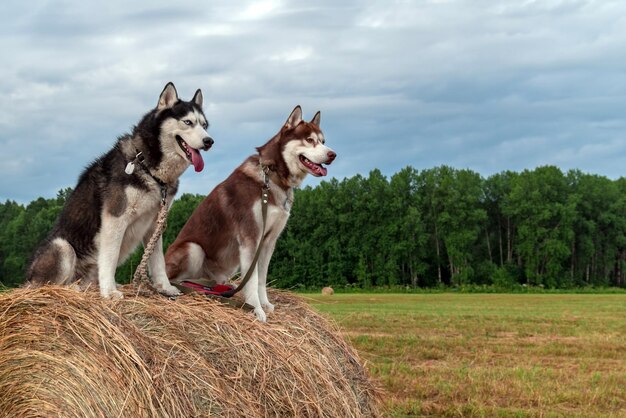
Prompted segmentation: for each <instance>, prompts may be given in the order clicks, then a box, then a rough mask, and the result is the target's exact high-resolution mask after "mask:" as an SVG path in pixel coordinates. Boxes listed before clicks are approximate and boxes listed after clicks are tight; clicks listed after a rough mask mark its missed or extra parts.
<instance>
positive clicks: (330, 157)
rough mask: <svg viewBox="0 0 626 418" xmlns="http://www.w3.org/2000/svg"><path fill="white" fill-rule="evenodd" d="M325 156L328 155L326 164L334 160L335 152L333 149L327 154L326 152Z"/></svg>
mask: <svg viewBox="0 0 626 418" xmlns="http://www.w3.org/2000/svg"><path fill="white" fill-rule="evenodd" d="M326 156H327V157H328V159H327V160H326V164H330V163H332V162H333V161H335V158H336V157H337V153H336V152H335V151H328V154H326Z"/></svg>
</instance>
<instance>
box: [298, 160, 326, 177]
mask: <svg viewBox="0 0 626 418" xmlns="http://www.w3.org/2000/svg"><path fill="white" fill-rule="evenodd" d="M300 162H301V163H302V165H303V166H304V167H306V169H307V170H309V173H311V174H313V175H314V176H315V177H322V176H325V175H326V173H328V170H327V169H326V167H324V166H323V165H321V164H317V163H314V162H313V161H311V160H309V159H308V158H306V157H305V156H304V155H300Z"/></svg>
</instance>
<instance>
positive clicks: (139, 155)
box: [124, 149, 167, 203]
mask: <svg viewBox="0 0 626 418" xmlns="http://www.w3.org/2000/svg"><path fill="white" fill-rule="evenodd" d="M135 151H137V154H136V155H135V158H133V159H132V160H131V161H130V162H129V163H128V164H126V169H125V170H124V172H126V174H128V175H131V174H133V172H134V171H135V163H137V164H138V165H139V166H140V167H141V168H143V170H144V171H145V172H146V173H147V174H148V175H149V176H150V177H152V179H153V180H154V181H155V182H156V183H157V184H158V185H159V188H160V189H161V203H165V199H167V184H165V182H164V181H163V180H161V179H160V178H158V177H157V176H155V175H154V174H152V173H151V172H150V170H149V169H148V167H146V165H145V164H144V163H143V161H144V159H145V157H144V156H143V152H141V151H139V150H138V149H135Z"/></svg>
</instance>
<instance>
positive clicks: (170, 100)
mask: <svg viewBox="0 0 626 418" xmlns="http://www.w3.org/2000/svg"><path fill="white" fill-rule="evenodd" d="M177 101H178V93H177V92H176V87H174V83H172V82H171V81H170V82H169V83H167V84H166V85H165V88H164V89H163V91H162V92H161V96H159V103H158V104H157V110H163V109H169V108H170V107H172V106H174V105H175V104H176V102H177Z"/></svg>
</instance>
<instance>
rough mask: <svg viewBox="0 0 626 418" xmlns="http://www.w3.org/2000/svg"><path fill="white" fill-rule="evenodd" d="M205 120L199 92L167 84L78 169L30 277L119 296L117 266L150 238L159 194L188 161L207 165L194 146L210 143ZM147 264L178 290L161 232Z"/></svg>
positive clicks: (166, 192) (159, 284)
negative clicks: (185, 97)
mask: <svg viewBox="0 0 626 418" xmlns="http://www.w3.org/2000/svg"><path fill="white" fill-rule="evenodd" d="M207 127H208V123H207V120H206V117H205V115H204V112H203V111H202V92H201V91H200V90H197V91H196V93H195V95H194V96H193V99H192V100H191V101H189V102H187V101H182V100H180V99H179V98H178V93H177V92H176V88H175V87H174V84H172V83H168V84H167V85H166V86H165V88H164V89H163V91H162V92H161V96H160V97H159V101H158V104H157V106H156V108H154V109H153V110H151V111H150V112H148V113H147V114H146V115H145V116H144V117H143V118H142V119H141V121H140V122H139V124H138V125H136V126H135V127H134V128H133V131H132V133H131V134H130V135H128V134H127V135H124V136H121V137H120V138H119V139H118V141H117V143H116V144H115V146H114V147H113V148H112V149H111V150H110V151H109V152H107V153H106V154H104V155H102V156H101V157H100V158H98V159H97V160H95V161H94V162H93V163H92V164H91V165H90V166H88V167H87V168H86V169H85V171H84V172H83V173H82V175H81V176H80V178H79V180H78V184H77V185H76V188H75V189H74V191H73V192H72V194H71V195H70V197H69V199H68V201H67V203H66V204H65V207H64V208H63V210H62V212H61V214H60V215H59V218H58V220H57V222H56V224H55V226H54V228H53V229H52V231H51V232H50V235H49V236H48V238H47V239H46V240H45V241H44V242H43V243H42V244H41V246H40V247H39V249H38V250H37V251H36V252H35V254H34V257H33V260H32V262H31V264H30V266H29V268H28V270H27V282H28V283H32V284H35V285H38V284H45V283H52V284H69V283H72V282H76V281H80V282H81V284H90V283H94V282H96V281H97V282H98V284H99V286H100V294H101V295H102V296H103V297H114V298H120V297H122V293H121V292H120V291H118V290H117V288H116V285H115V270H116V268H117V266H118V265H119V264H121V263H122V262H123V261H124V260H125V259H126V258H127V257H128V256H129V255H130V254H131V253H132V252H133V251H134V250H135V248H136V247H137V246H138V244H139V243H140V242H141V241H143V242H144V245H145V244H147V242H148V240H149V239H150V237H151V235H152V233H153V231H154V228H155V225H156V224H155V222H156V218H157V214H158V212H159V208H160V204H161V199H162V196H165V197H166V204H167V205H171V203H172V200H173V198H174V195H175V194H176V190H177V189H178V178H179V177H180V175H181V174H182V173H183V172H184V171H185V170H186V169H187V167H189V165H190V164H192V165H193V166H194V168H195V170H196V171H198V172H199V171H202V169H203V168H204V161H203V160H202V156H201V155H200V152H199V150H201V149H204V150H208V149H209V148H210V147H211V145H213V139H212V138H211V137H210V136H209V135H208V134H207V131H206V130H207ZM148 268H149V271H150V275H151V277H152V281H153V283H154V287H155V288H156V289H157V290H158V291H159V292H162V293H164V294H167V295H174V294H178V293H179V292H178V290H177V289H176V288H175V287H173V286H172V285H171V284H170V283H169V280H168V278H167V276H166V273H165V261H164V258H163V244H162V241H161V239H159V241H158V242H157V246H156V249H155V251H154V253H153V254H152V256H151V257H150V259H149V261H148Z"/></svg>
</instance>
